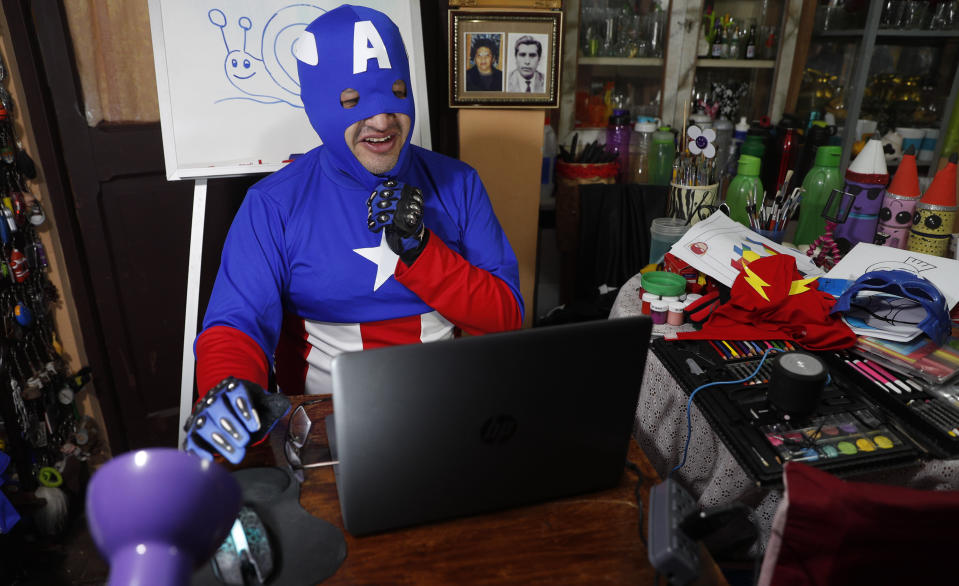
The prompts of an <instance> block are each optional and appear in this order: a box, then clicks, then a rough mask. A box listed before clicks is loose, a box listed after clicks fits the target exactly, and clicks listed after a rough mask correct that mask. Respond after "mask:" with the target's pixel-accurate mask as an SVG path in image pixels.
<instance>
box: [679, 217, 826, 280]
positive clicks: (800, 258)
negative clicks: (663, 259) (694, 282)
mask: <svg viewBox="0 0 959 586" xmlns="http://www.w3.org/2000/svg"><path fill="white" fill-rule="evenodd" d="M745 250H751V251H753V252H755V253H756V254H758V255H759V256H770V255H772V254H788V255H790V256H792V257H794V258H795V259H796V268H797V269H799V272H801V273H802V274H803V275H804V276H806V277H818V276H820V275H822V274H823V271H822V269H820V268H819V267H817V266H816V265H815V264H814V263H813V262H812V260H811V259H810V258H809V257H808V256H806V255H804V254H803V253H801V252H799V251H798V250H794V249H792V248H788V247H786V246H783V245H781V244H776V243H775V242H773V241H772V240H770V239H768V238H766V237H764V236H760V235H759V234H757V233H755V232H753V231H752V230H750V229H749V228H747V227H746V226H743V225H742V224H740V223H739V222H736V221H735V220H731V219H730V218H729V216H727V215H725V214H712V215H711V216H709V217H708V218H706V219H705V220H702V221H701V222H698V223H697V224H694V225H693V226H691V227H690V228H689V231H688V232H686V234H684V235H683V237H682V238H680V239H679V241H678V242H677V243H676V244H673V246H672V248H670V249H669V252H670V253H672V254H673V256H676V257H679V258H680V259H682V260H683V261H685V262H686V263H688V264H689V265H690V266H692V267H693V268H695V269H697V270H699V271H701V272H703V273H706V274H707V275H709V276H710V277H712V278H714V279H716V280H717V281H719V282H720V283H722V284H724V285H726V286H727V287H732V285H733V281H735V280H736V277H737V276H739V265H740V261H741V260H742V256H743V251H745Z"/></svg>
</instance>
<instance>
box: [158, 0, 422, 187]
mask: <svg viewBox="0 0 959 586" xmlns="http://www.w3.org/2000/svg"><path fill="white" fill-rule="evenodd" d="M350 3H351V4H358V5H363V6H369V7H370V8H375V9H377V10H379V11H381V12H384V13H385V14H387V15H389V17H390V18H391V19H392V20H393V22H395V23H396V26H397V27H399V29H400V34H402V36H403V42H404V43H405V44H406V51H407V54H408V55H409V57H410V77H411V79H410V81H411V82H412V85H413V91H414V97H415V100H414V103H415V106H416V120H415V124H414V126H413V130H412V136H411V140H412V142H413V143H414V144H417V145H419V146H422V147H424V148H430V134H429V128H430V125H429V107H428V103H427V96H426V65H425V61H424V57H423V31H422V23H421V21H420V6H419V0H408V1H403V2H397V1H396V0H352V1H351V2H350ZM340 4H344V2H342V0H281V1H277V0H218V1H217V0H149V6H150V31H151V33H152V35H153V60H154V64H155V68H156V79H157V94H158V96H159V102H160V126H161V129H162V132H163V155H164V159H165V162H166V174H167V179H169V180H171V181H172V180H176V179H196V178H206V177H226V176H235V175H247V174H251V173H268V172H272V171H276V170H277V169H279V168H281V167H282V166H283V165H284V164H286V162H288V161H289V160H290V158H291V155H295V154H301V153H305V152H307V151H308V150H310V149H312V148H314V147H316V146H318V145H319V144H321V141H320V138H319V137H318V136H317V135H316V132H315V131H314V130H313V127H312V126H311V125H310V122H309V120H308V119H307V117H306V113H305V112H304V110H303V104H302V102H301V101H300V97H299V81H298V79H297V73H296V61H295V58H294V57H293V55H292V52H291V50H292V43H293V40H294V39H296V38H297V37H298V36H299V34H300V32H301V31H302V30H303V29H305V28H306V26H307V25H308V24H309V23H310V22H312V21H313V20H314V19H315V18H316V17H317V16H319V15H320V14H322V13H323V12H325V11H327V10H330V9H332V8H335V7H336V6H339V5H340ZM264 48H265V49H266V50H264ZM233 59H237V62H238V63H239V67H240V68H241V69H242V68H243V67H244V66H245V65H248V67H246V71H249V72H250V73H255V75H250V76H248V77H242V78H241V77H240V76H235V75H229V74H228V73H229V72H231V71H233V70H232V69H231V64H232V62H233Z"/></svg>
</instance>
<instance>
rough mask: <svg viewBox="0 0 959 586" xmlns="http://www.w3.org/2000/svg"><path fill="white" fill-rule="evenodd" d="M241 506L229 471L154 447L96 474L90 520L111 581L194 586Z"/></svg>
mask: <svg viewBox="0 0 959 586" xmlns="http://www.w3.org/2000/svg"><path fill="white" fill-rule="evenodd" d="M242 504H243V502H242V495H241V492H240V485H239V484H238V483H237V481H236V480H235V479H234V478H233V477H232V476H231V475H230V473H229V472H227V471H226V470H225V469H224V468H222V467H220V466H219V465H217V464H215V463H213V462H209V461H206V460H202V459H200V458H198V457H196V456H194V455H192V454H187V453H185V452H180V451H177V450H174V449H172V448H152V449H147V450H139V451H136V452H127V453H126V454H123V455H121V456H118V457H116V458H114V459H112V460H110V461H109V462H107V463H106V464H105V465H104V466H103V467H102V468H100V469H99V470H98V471H97V473H96V474H94V475H93V479H92V480H91V481H90V486H89V489H88V491H87V518H88V523H89V525H90V533H91V534H92V536H93V539H94V541H96V544H97V547H99V548H100V551H101V552H102V553H103V555H104V556H105V557H106V558H107V559H108V560H109V561H110V584H112V585H120V584H123V585H127V584H156V585H158V586H166V585H173V584H189V582H190V577H191V575H192V573H193V570H194V568H196V567H197V566H199V565H201V564H203V563H204V562H206V561H207V560H208V559H209V558H210V556H211V555H213V553H214V552H215V551H216V548H217V547H218V546H219V545H220V543H222V542H223V540H224V539H225V538H226V536H227V534H228V533H229V531H230V527H231V526H232V525H233V520H234V519H235V518H236V515H237V513H239V511H240V507H241V506H242Z"/></svg>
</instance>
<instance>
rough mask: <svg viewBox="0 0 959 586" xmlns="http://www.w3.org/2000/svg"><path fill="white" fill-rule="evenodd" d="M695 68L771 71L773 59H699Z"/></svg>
mask: <svg viewBox="0 0 959 586" xmlns="http://www.w3.org/2000/svg"><path fill="white" fill-rule="evenodd" d="M696 67H724V68H731V69H773V68H774V67H776V60H775V59H699V60H698V61H696Z"/></svg>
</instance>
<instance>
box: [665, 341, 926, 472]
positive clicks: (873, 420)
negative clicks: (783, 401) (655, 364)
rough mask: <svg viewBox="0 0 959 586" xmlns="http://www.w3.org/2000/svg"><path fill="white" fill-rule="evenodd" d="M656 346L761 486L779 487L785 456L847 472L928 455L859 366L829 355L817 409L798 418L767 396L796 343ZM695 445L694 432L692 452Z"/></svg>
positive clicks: (669, 343) (675, 343)
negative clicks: (780, 358)
mask: <svg viewBox="0 0 959 586" xmlns="http://www.w3.org/2000/svg"><path fill="white" fill-rule="evenodd" d="M652 349H653V352H654V354H655V355H656V356H657V357H658V358H659V359H660V361H661V362H662V363H663V364H664V366H665V367H666V368H667V370H669V372H670V373H671V374H672V375H673V377H674V379H675V380H676V381H677V382H678V383H679V384H680V386H681V387H682V389H683V390H684V391H685V393H686V394H687V396H688V395H690V394H691V393H694V392H695V395H694V397H693V408H694V409H700V410H701V411H702V413H703V415H704V416H705V417H706V419H707V421H708V422H709V424H710V427H711V428H712V430H713V432H714V433H715V434H716V435H717V436H718V437H719V438H720V439H721V440H722V441H723V444H724V445H725V446H726V448H727V449H728V450H729V451H730V453H731V454H732V455H733V456H734V457H735V458H736V460H737V461H738V462H739V464H740V465H741V466H742V467H743V469H744V471H745V472H746V474H747V475H749V476H750V478H751V479H753V480H754V481H755V482H756V483H757V484H758V485H760V486H766V487H770V488H776V487H781V486H782V467H783V464H785V463H786V462H788V461H799V462H804V463H806V464H809V465H811V466H815V467H818V468H822V469H824V470H828V471H830V472H831V473H834V474H837V475H840V476H842V475H852V474H857V473H861V472H865V471H870V470H880V469H886V468H895V467H899V466H903V465H908V464H912V463H917V462H919V460H920V459H921V457H922V456H923V455H924V454H926V453H928V450H927V449H926V448H925V447H924V446H923V444H922V443H921V442H920V441H918V440H917V439H916V436H917V434H915V433H913V429H912V427H910V426H909V425H908V424H906V423H904V422H903V421H902V420H901V419H900V418H899V417H898V416H896V415H895V414H894V413H893V412H892V410H891V409H889V408H888V407H886V406H885V405H884V404H883V403H881V402H879V401H877V400H875V399H874V398H873V397H872V396H871V395H870V394H869V393H867V392H865V390H864V387H865V385H864V384H863V383H862V381H860V380H857V379H856V378H854V377H853V376H852V375H853V374H855V371H853V372H851V373H850V372H849V371H847V369H845V368H840V367H838V365H837V363H835V362H834V361H828V360H825V357H822V361H821V364H823V365H825V367H826V368H827V370H828V374H827V376H826V382H825V383H824V384H823V385H822V390H821V394H820V395H819V398H818V401H817V402H815V404H814V409H813V410H812V412H810V413H803V414H798V415H797V414H796V413H790V412H787V411H784V410H783V408H781V406H780V404H777V402H776V401H775V400H770V392H769V390H770V383H771V381H772V379H773V377H775V376H780V375H777V374H776V373H777V370H776V366H775V365H774V359H775V358H776V356H777V355H778V354H782V353H796V352H797V351H800V350H801V349H800V348H798V347H796V346H795V345H794V344H793V343H791V342H788V341H778V340H777V341H773V340H770V341H761V342H755V341H754V342H749V343H744V342H742V341H735V342H734V341H730V340H665V339H662V340H655V341H654V342H653V343H652ZM767 351H768V352H767ZM764 354H765V355H766V359H765V360H763V355H764ZM810 354H813V355H815V356H817V357H821V354H820V353H810ZM794 355H799V354H794ZM807 355H808V354H807ZM720 382H722V383H723V384H716V385H712V386H709V387H705V388H702V387H703V385H706V384H708V383H720ZM697 389H698V390H697ZM700 391H701V392H700ZM699 441H702V438H699ZM696 443H697V438H696V437H695V436H693V437H692V438H691V442H690V447H689V449H690V450H693V449H695V448H696Z"/></svg>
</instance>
